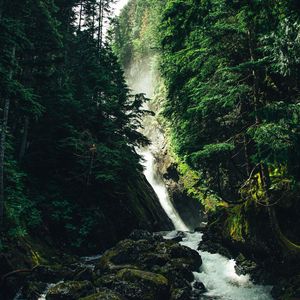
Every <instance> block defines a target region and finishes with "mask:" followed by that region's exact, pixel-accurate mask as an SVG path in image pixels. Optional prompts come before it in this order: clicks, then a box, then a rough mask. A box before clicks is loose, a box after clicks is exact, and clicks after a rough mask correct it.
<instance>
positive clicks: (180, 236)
mask: <svg viewBox="0 0 300 300" xmlns="http://www.w3.org/2000/svg"><path fill="white" fill-rule="evenodd" d="M183 238H185V233H184V232H182V231H177V232H176V235H174V237H172V238H170V240H171V241H173V242H176V243H179V242H181V241H182V240H183Z"/></svg>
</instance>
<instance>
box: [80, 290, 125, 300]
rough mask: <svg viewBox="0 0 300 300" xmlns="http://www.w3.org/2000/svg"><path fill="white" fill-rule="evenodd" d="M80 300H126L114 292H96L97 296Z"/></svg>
mask: <svg viewBox="0 0 300 300" xmlns="http://www.w3.org/2000/svg"><path fill="white" fill-rule="evenodd" d="M80 300H127V299H126V298H125V297H123V296H122V295H120V294H118V293H116V292H113V291H110V290H103V291H100V292H98V293H97V294H93V295H90V296H87V297H84V298H80Z"/></svg>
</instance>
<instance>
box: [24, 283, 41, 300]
mask: <svg viewBox="0 0 300 300" xmlns="http://www.w3.org/2000/svg"><path fill="white" fill-rule="evenodd" d="M46 288H47V283H45V282H39V281H30V282H27V283H26V284H25V285H24V287H23V289H22V294H23V295H24V297H25V299H28V300H37V299H39V297H40V296H41V295H42V294H43V292H44V291H45V290H46Z"/></svg>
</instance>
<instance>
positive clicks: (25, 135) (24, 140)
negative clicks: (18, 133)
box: [19, 117, 29, 162]
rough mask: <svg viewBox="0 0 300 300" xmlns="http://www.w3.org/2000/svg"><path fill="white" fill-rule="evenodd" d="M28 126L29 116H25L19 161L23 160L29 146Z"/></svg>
mask: <svg viewBox="0 0 300 300" xmlns="http://www.w3.org/2000/svg"><path fill="white" fill-rule="evenodd" d="M28 128H29V118H28V117H25V118H24V128H23V136H22V142H21V147H20V152H19V161H20V162H21V161H22V159H23V157H24V155H25V152H26V147H27V139H28Z"/></svg>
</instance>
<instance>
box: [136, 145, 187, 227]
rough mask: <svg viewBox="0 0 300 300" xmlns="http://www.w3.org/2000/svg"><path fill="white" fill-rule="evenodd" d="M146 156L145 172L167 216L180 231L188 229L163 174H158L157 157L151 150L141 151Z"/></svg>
mask: <svg viewBox="0 0 300 300" xmlns="http://www.w3.org/2000/svg"><path fill="white" fill-rule="evenodd" d="M141 154H142V156H143V158H144V163H143V164H144V167H145V171H144V174H145V176H146V178H147V180H148V182H149V183H150V184H151V186H152V188H153V189H154V191H155V193H156V194H157V196H158V199H159V202H160V204H161V206H162V208H163V209H164V211H165V212H166V214H167V216H168V217H169V218H170V220H171V221H172V223H173V225H174V227H175V229H176V230H178V231H188V230H189V228H188V227H187V226H186V225H185V224H184V222H183V221H182V219H181V218H180V216H179V214H178V212H177V211H176V209H175V207H174V206H173V203H172V202H171V200H170V197H169V194H168V190H167V188H166V186H165V184H164V182H163V179H162V178H161V175H160V174H158V172H157V171H156V168H155V158H154V155H153V154H152V153H151V151H150V150H149V149H148V150H145V151H144V152H142V153H141Z"/></svg>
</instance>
